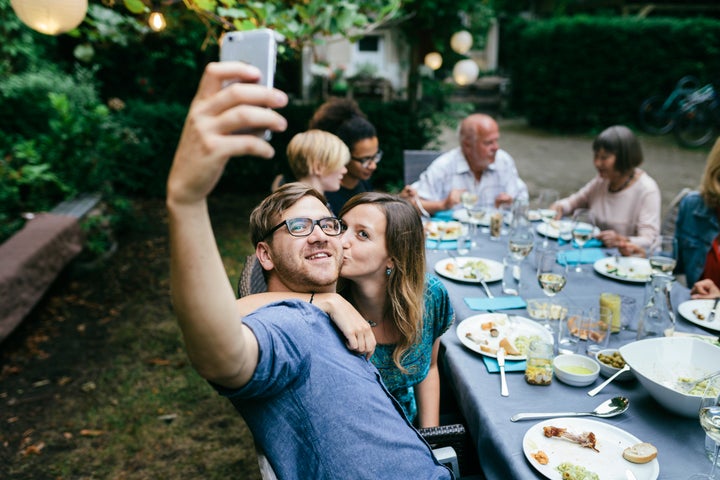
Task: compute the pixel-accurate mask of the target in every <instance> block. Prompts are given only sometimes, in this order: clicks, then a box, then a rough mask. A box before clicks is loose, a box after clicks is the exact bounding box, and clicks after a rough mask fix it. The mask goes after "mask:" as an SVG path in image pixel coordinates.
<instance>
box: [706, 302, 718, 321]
mask: <svg viewBox="0 0 720 480" xmlns="http://www.w3.org/2000/svg"><path fill="white" fill-rule="evenodd" d="M718 303H720V297H716V298H715V303H713V306H712V310H710V315H708V318H707V321H708V322H712V321H713V320H715V310H717V307H718Z"/></svg>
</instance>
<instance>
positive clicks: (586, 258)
mask: <svg viewBox="0 0 720 480" xmlns="http://www.w3.org/2000/svg"><path fill="white" fill-rule="evenodd" d="M588 243H590V242H588ZM605 257H606V255H605V251H604V250H603V249H602V248H583V249H582V256H581V252H580V250H563V251H561V252H558V254H557V262H558V263H559V264H560V265H577V264H578V263H595V262H596V261H597V260H599V259H601V258H605Z"/></svg>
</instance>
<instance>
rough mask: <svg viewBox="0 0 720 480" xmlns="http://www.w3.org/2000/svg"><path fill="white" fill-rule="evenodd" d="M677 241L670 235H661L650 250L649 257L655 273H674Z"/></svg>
mask: <svg viewBox="0 0 720 480" xmlns="http://www.w3.org/2000/svg"><path fill="white" fill-rule="evenodd" d="M676 254H677V242H676V241H675V237H673V236H670V235H659V236H658V238H657V240H656V241H655V242H654V243H653V244H652V245H651V246H650V248H649V250H648V259H649V261H650V267H651V268H652V270H653V273H664V274H667V275H672V272H673V270H675V264H676V263H677V260H676Z"/></svg>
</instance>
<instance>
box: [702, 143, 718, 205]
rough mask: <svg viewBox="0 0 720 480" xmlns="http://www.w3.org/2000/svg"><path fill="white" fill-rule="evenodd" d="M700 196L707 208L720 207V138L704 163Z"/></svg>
mask: <svg viewBox="0 0 720 480" xmlns="http://www.w3.org/2000/svg"><path fill="white" fill-rule="evenodd" d="M700 195H701V196H702V198H703V200H704V201H705V204H706V205H707V206H708V207H710V208H718V207H720V137H718V139H717V140H716V141H715V145H714V146H713V148H712V150H711V151H710V154H709V155H708V158H707V162H706V163H705V171H704V172H703V176H702V180H700Z"/></svg>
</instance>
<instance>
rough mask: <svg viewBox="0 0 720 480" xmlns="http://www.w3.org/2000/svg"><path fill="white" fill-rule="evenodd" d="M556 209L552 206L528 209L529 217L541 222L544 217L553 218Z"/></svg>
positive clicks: (531, 219) (530, 219) (533, 220)
mask: <svg viewBox="0 0 720 480" xmlns="http://www.w3.org/2000/svg"><path fill="white" fill-rule="evenodd" d="M556 213H557V212H555V210H553V209H551V208H538V209H534V210H528V212H527V219H528V220H529V221H531V222H539V221H540V220H542V219H543V218H547V219H550V220H552V219H553V217H555V214H556Z"/></svg>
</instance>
